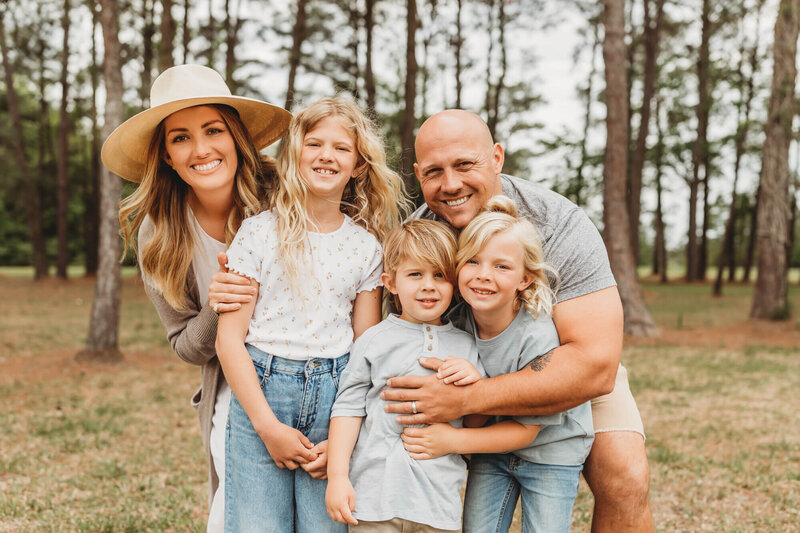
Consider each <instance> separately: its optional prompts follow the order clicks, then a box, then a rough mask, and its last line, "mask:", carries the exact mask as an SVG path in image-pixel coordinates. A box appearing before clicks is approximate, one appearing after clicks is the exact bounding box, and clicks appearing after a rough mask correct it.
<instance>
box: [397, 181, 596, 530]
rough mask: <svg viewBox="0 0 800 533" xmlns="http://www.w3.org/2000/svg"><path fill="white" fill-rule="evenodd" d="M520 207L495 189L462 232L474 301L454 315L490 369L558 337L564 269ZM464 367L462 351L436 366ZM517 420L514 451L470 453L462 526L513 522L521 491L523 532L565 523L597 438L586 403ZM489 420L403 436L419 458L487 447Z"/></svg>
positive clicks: (544, 350) (461, 273) (511, 366)
mask: <svg viewBox="0 0 800 533" xmlns="http://www.w3.org/2000/svg"><path fill="white" fill-rule="evenodd" d="M516 215H517V210H516V207H515V206H514V203H513V201H512V200H511V199H509V198H507V197H505V196H495V197H494V198H492V199H491V200H490V201H489V202H488V204H487V205H486V206H485V207H484V209H483V211H482V213H481V214H479V215H478V216H477V217H475V219H473V220H472V222H470V223H469V224H468V225H467V226H466V228H464V230H463V231H462V232H461V235H460V236H459V240H458V253H457V255H456V264H457V267H456V268H457V276H458V289H459V292H460V294H461V297H462V298H463V299H464V301H465V302H466V303H467V304H469V305H468V307H467V306H462V307H461V308H458V309H456V310H455V311H454V312H453V313H451V318H452V319H453V321H454V322H455V323H457V324H459V325H461V326H463V327H464V328H465V329H466V330H467V331H468V332H471V333H472V334H473V335H474V338H475V342H476V344H477V347H478V357H479V360H480V362H481V364H482V365H483V367H484V370H485V371H486V375H487V376H488V377H495V376H498V375H501V374H507V373H510V372H516V371H518V370H522V369H523V368H525V367H531V368H534V369H535V368H536V367H537V365H541V364H542V363H543V362H545V361H546V359H547V358H548V357H549V354H550V352H551V351H552V350H554V349H555V348H556V347H558V345H559V340H558V333H557V331H556V328H555V325H554V324H553V320H552V317H551V313H552V308H553V302H554V299H555V298H554V292H553V290H552V289H551V282H557V279H558V278H557V275H556V273H555V272H553V271H552V269H550V268H549V267H548V266H547V265H546V264H545V263H544V262H543V257H544V255H543V253H542V246H541V242H540V239H539V237H538V231H537V230H536V228H535V227H534V226H533V225H532V224H531V223H530V222H528V221H526V220H524V219H518V218H517V217H516ZM463 366H464V362H463V361H460V360H450V361H447V362H445V363H444V364H443V365H442V367H441V369H440V370H439V375H440V377H442V379H444V380H445V381H448V382H451V381H452V378H453V377H455V376H456V375H457V374H456V373H457V372H463ZM454 383H455V384H456V385H459V384H460V383H459V382H458V381H455V382H454ZM505 419H508V417H505ZM513 420H515V421H516V422H518V423H520V424H522V425H524V426H526V427H528V428H530V430H531V442H530V443H529V444H528V445H526V446H524V447H523V448H521V449H517V450H514V451H513V452H511V453H488V454H487V453H476V454H474V455H473V456H472V458H471V461H470V466H469V477H468V480H467V491H466V495H465V500H464V524H463V527H464V531H465V532H483V531H508V528H509V526H510V525H511V520H512V518H513V514H514V508H515V507H516V501H517V499H519V498H520V495H521V497H522V521H523V532H525V533H528V532H533V531H548V532H559V531H563V532H568V531H569V530H570V523H571V515H572V506H573V503H574V501H575V497H576V495H577V490H578V481H579V477H580V472H581V470H582V467H583V463H584V461H585V460H586V457H587V456H588V454H589V451H590V449H591V444H592V441H593V438H594V431H593V426H592V415H591V409H590V406H589V403H588V402H587V403H584V404H582V405H580V406H578V407H575V408H573V409H570V410H568V411H564V412H561V413H556V414H554V415H549V416H514V417H513ZM485 422H486V417H481V416H474V415H472V416H470V417H466V418H465V425H467V426H473V427H474V426H476V425H483V423H485ZM483 429H485V428H481V429H477V430H476V429H456V428H453V427H452V426H451V425H449V424H433V425H431V426H428V427H426V428H407V429H406V430H405V435H404V438H403V440H404V441H405V445H406V449H407V450H408V451H409V452H410V453H411V456H412V457H414V458H417V459H426V458H429V457H435V456H438V455H440V454H442V453H453V452H457V453H470V452H476V451H480V450H477V449H475V448H474V443H475V442H476V439H475V434H476V433H475V432H476V431H478V432H480V431H482V430H483Z"/></svg>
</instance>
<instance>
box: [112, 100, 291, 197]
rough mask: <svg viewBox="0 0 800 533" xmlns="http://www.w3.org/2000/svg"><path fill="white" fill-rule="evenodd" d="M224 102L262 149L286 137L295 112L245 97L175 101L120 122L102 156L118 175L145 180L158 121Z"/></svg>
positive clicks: (137, 180) (136, 181) (134, 179)
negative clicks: (234, 111)
mask: <svg viewBox="0 0 800 533" xmlns="http://www.w3.org/2000/svg"><path fill="white" fill-rule="evenodd" d="M209 104H224V105H227V106H230V107H233V108H234V109H236V110H237V111H238V112H239V117H240V118H241V119H242V123H243V124H244V126H245V128H247V131H248V132H249V133H250V137H251V138H252V139H253V143H254V144H255V146H256V148H257V149H258V150H261V149H263V148H266V147H267V146H269V145H270V144H272V143H273V142H275V141H277V140H278V139H280V138H281V136H283V134H284V133H285V132H286V129H287V128H288V127H289V121H290V120H291V118H292V115H291V113H289V112H288V111H286V110H285V109H283V108H282V107H278V106H275V105H272V104H268V103H267V102H262V101H261V100H256V99H254V98H245V97H243V96H208V97H200V98H184V99H180V100H174V101H172V102H168V103H166V104H162V105H159V106H156V107H152V108H150V109H146V110H145V111H142V112H141V113H139V114H137V115H134V116H132V117H131V118H129V119H128V120H126V121H125V122H123V123H122V124H120V125H119V127H117V128H116V129H115V130H114V131H113V132H111V135H109V136H108V139H106V141H105V142H104V143H103V149H102V151H101V152H100V158H101V159H102V160H103V164H104V165H105V166H106V167H108V169H109V170H110V171H111V172H113V173H114V174H116V175H118V176H120V177H122V178H125V179H126V180H128V181H133V182H135V183H139V182H140V181H142V175H143V173H144V166H145V161H146V159H147V151H148V150H149V148H150V142H151V140H152V137H153V133H154V132H155V130H156V127H157V126H158V124H159V123H160V122H161V121H162V120H164V119H165V118H167V117H168V116H170V115H171V114H172V113H175V112H176V111H180V110H182V109H186V108H188V107H195V106H199V105H209Z"/></svg>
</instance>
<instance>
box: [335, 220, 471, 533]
mask: <svg viewBox="0 0 800 533" xmlns="http://www.w3.org/2000/svg"><path fill="white" fill-rule="evenodd" d="M455 252H456V240H455V236H454V235H453V232H452V230H451V229H450V228H448V227H447V226H445V225H444V224H442V223H440V222H434V221H430V220H414V221H409V222H407V223H406V224H404V225H403V226H401V227H399V228H396V229H394V230H393V231H392V232H390V234H389V235H388V236H387V238H386V242H385V243H384V273H383V275H382V277H381V281H383V284H384V286H385V287H386V289H387V290H388V291H389V292H390V293H391V294H392V295H393V298H394V300H395V305H396V306H397V308H398V309H399V310H400V312H401V314H400V315H399V316H398V315H389V317H388V318H386V319H385V320H384V321H383V322H381V323H380V324H378V325H376V326H374V327H372V328H370V329H368V330H367V331H366V332H365V333H364V334H363V335H362V336H361V337H359V338H358V340H356V342H355V344H354V345H353V347H352V350H351V352H350V361H349V363H348V365H347V369H346V370H345V371H344V373H343V374H342V377H341V382H340V384H339V393H338V395H337V397H336V402H335V404H334V406H333V410H332V411H331V427H330V436H329V448H328V453H329V458H328V489H327V493H326V497H325V499H326V504H327V507H328V512H329V513H330V515H331V518H333V519H334V520H337V521H340V522H344V523H347V524H351V530H356V531H375V530H379V531H395V530H396V531H400V530H401V528H402V526H403V523H404V522H406V523H407V522H413V523H414V524H415V525H423V526H427V527H423V528H422V529H420V531H422V530H425V531H456V530H459V529H460V527H461V498H460V496H459V492H458V490H459V489H460V488H461V486H462V485H463V484H464V481H465V480H466V465H465V463H464V460H463V459H462V458H461V456H460V455H456V454H449V455H445V456H442V457H437V458H436V459H431V460H427V461H417V460H414V459H412V458H411V457H410V456H409V454H408V452H407V451H406V450H405V449H404V448H403V441H402V440H401V434H402V432H403V426H401V425H400V424H398V423H397V422H396V420H395V418H396V415H393V414H390V413H386V412H384V410H383V404H384V402H383V401H382V400H381V399H380V392H381V390H383V388H384V387H385V384H386V380H387V379H388V378H390V377H392V376H401V375H411V374H417V375H420V374H422V373H429V372H430V371H429V370H426V369H424V368H423V367H422V366H420V365H419V363H418V359H419V358H420V357H439V358H442V359H445V358H446V357H448V356H455V355H458V356H459V357H463V358H464V359H466V360H467V361H469V362H471V363H472V364H473V365H477V360H478V352H477V350H476V349H475V342H474V341H473V339H472V336H470V335H468V334H466V333H465V332H463V331H461V330H458V329H456V328H455V327H454V326H453V325H452V324H442V320H441V316H442V314H444V312H445V311H446V310H447V308H448V306H449V305H450V300H451V298H452V296H453V285H454V282H455ZM471 371H472V372H471V373H470V372H465V375H464V378H465V381H464V382H463V384H467V383H471V382H473V381H477V379H479V378H480V375H479V374H478V373H477V372H476V371H475V370H474V368H472V369H471ZM467 374H468V375H467ZM362 420H363V423H362ZM453 425H454V426H456V427H461V421H460V420H459V421H455V422H453ZM351 454H352V463H351V461H350V458H351ZM348 466H349V467H350V472H349V476H348ZM351 481H352V484H351ZM356 519H358V520H356ZM356 524H357V525H356Z"/></svg>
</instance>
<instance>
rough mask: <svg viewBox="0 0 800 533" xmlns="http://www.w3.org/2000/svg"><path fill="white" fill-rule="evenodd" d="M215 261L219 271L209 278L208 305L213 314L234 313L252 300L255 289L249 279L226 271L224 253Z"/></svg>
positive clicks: (226, 259) (225, 256) (226, 258)
mask: <svg viewBox="0 0 800 533" xmlns="http://www.w3.org/2000/svg"><path fill="white" fill-rule="evenodd" d="M217 261H218V262H219V270H218V271H217V272H215V273H214V275H213V276H212V277H211V284H210V285H209V286H208V305H209V306H210V307H211V308H212V309H213V310H214V312H215V313H227V312H228V311H236V310H238V309H239V308H241V307H242V304H243V303H248V302H250V301H251V300H252V299H253V295H254V294H256V289H255V287H253V285H252V283H251V282H250V279H249V278H246V277H244V276H240V275H239V274H236V273H233V272H230V271H228V269H227V268H226V267H225V265H226V264H227V262H228V256H227V255H226V254H225V253H224V252H220V253H219V254H218V255H217Z"/></svg>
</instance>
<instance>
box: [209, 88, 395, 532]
mask: <svg viewBox="0 0 800 533" xmlns="http://www.w3.org/2000/svg"><path fill="white" fill-rule="evenodd" d="M277 166H278V176H279V180H278V185H277V190H275V191H273V192H272V194H271V195H270V202H269V209H268V210H266V211H264V212H262V213H260V214H258V215H256V216H254V217H251V218H248V219H246V220H244V222H243V223H242V225H241V228H240V229H239V231H238V233H237V234H236V237H235V238H234V240H233V242H232V244H231V247H230V248H229V250H228V265H227V266H228V268H229V269H230V270H232V271H233V272H236V273H238V274H241V275H244V276H246V277H247V278H249V279H250V284H251V285H252V286H253V287H255V288H256V289H257V297H256V298H253V299H252V300H251V301H250V302H249V303H246V304H243V305H242V306H241V308H240V309H238V310H236V311H232V312H229V313H224V314H223V315H221V316H220V319H219V328H218V336H217V353H218V355H219V359H220V362H221V363H222V368H223V370H224V372H225V377H226V378H227V380H228V382H229V384H230V387H231V389H232V391H233V398H232V400H231V408H230V415H229V419H228V430H227V438H226V457H227V461H226V486H227V490H226V493H225V529H226V530H227V531H232V532H237V533H241V532H248V531H270V532H280V531H285V532H287V533H289V532H294V531H299V532H303V531H306V532H308V531H314V532H315V533H316V532H323V531H342V529H343V527H342V525H341V524H337V523H335V522H333V521H332V520H330V519H329V518H328V516H327V513H326V510H325V486H326V482H325V480H324V479H323V478H324V477H325V471H326V466H327V465H326V462H327V436H328V425H329V420H330V409H331V406H332V404H333V400H334V397H335V394H336V388H337V383H338V379H339V376H340V374H341V372H342V371H343V370H344V367H345V365H346V364H347V360H348V352H349V351H350V346H351V344H352V342H353V338H354V337H358V336H359V335H360V334H361V333H362V332H364V331H365V330H366V329H367V328H369V327H370V326H372V325H374V324H376V323H377V322H378V321H379V320H380V295H381V289H380V285H381V281H380V274H381V259H382V256H381V247H380V244H379V241H380V240H381V239H382V238H383V237H384V236H385V234H386V233H387V232H388V231H389V230H390V229H391V228H392V226H394V225H396V223H397V222H398V221H399V219H400V215H401V213H400V210H401V209H402V208H403V207H404V206H405V205H406V203H407V201H406V199H405V195H404V192H403V186H402V180H401V179H400V178H399V176H398V175H397V174H396V173H394V172H392V171H391V170H389V168H388V167H387V165H386V162H385V155H384V152H383V147H382V144H381V142H380V139H379V137H378V136H377V134H376V132H375V129H374V127H373V126H372V125H371V124H370V122H369V121H368V120H367V119H366V118H365V116H364V115H363V113H362V112H361V110H360V109H359V108H358V106H356V105H355V104H354V103H353V102H351V101H349V100H346V99H341V98H335V99H331V98H327V99H323V100H320V101H319V102H317V103H315V104H313V105H311V106H310V107H308V108H306V109H304V110H303V111H300V112H299V113H298V114H297V115H296V116H295V117H294V118H293V119H292V121H291V124H290V125H289V131H288V133H287V135H286V137H285V140H284V146H283V149H282V151H281V153H280V154H279V156H278V160H277Z"/></svg>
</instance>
